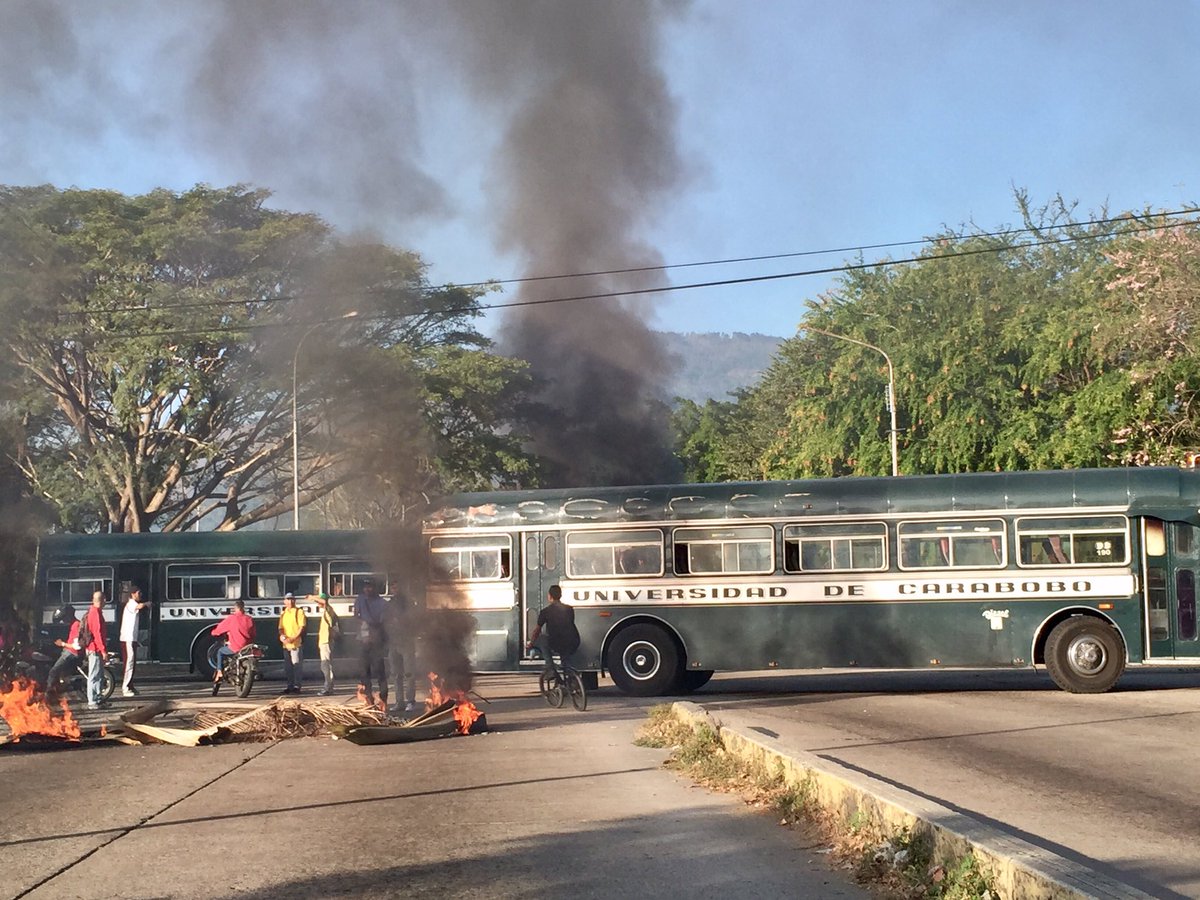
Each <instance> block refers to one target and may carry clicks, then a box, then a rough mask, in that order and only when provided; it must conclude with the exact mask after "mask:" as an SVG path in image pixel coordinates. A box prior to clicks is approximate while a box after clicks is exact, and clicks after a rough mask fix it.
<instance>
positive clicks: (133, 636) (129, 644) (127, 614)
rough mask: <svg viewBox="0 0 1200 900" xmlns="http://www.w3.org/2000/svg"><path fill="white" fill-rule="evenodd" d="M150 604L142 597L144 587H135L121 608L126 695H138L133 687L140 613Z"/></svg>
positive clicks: (124, 693)
mask: <svg viewBox="0 0 1200 900" xmlns="http://www.w3.org/2000/svg"><path fill="white" fill-rule="evenodd" d="M149 605H150V604H149V601H146V600H143V599H142V589H141V588H139V587H135V588H133V590H131V591H130V592H129V597H128V598H127V599H126V600H125V605H124V606H123V607H122V608H121V652H122V653H124V654H125V680H124V681H122V682H121V694H122V695H123V696H125V697H136V696H137V690H135V689H134V687H133V669H134V665H135V660H134V658H135V657H136V656H137V639H138V613H139V612H141V611H142V610H143V609H145V608H146V607H147V606H149Z"/></svg>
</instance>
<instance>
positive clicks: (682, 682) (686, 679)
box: [679, 669, 713, 693]
mask: <svg viewBox="0 0 1200 900" xmlns="http://www.w3.org/2000/svg"><path fill="white" fill-rule="evenodd" d="M712 677H713V670H712V669H684V670H683V671H682V672H680V673H679V687H680V688H681V689H682V690H684V691H687V692H688V693H691V692H692V691H698V690H700V688H702V687H704V686H705V685H706V684H708V680H709V679H710V678H712Z"/></svg>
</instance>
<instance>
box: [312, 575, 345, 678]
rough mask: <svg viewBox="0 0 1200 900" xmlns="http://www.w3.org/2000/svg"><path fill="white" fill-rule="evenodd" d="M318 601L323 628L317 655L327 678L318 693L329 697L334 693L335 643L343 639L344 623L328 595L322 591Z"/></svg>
mask: <svg viewBox="0 0 1200 900" xmlns="http://www.w3.org/2000/svg"><path fill="white" fill-rule="evenodd" d="M316 601H317V607H318V608H319V609H320V610H321V627H320V628H319V629H317V653H318V654H319V655H320V657H321V675H322V676H323V677H324V678H325V685H324V687H322V688H321V690H320V691H318V692H317V693H319V694H320V695H321V696H322V697H328V696H329V695H330V694H332V693H333V641H334V639H335V638H338V637H341V634H342V623H341V622H340V621H339V620H338V614H337V613H336V612H335V611H334V609H333V607H332V606H331V605H330V603H329V595H328V594H327V593H325V592H324V591H321V593H319V594H317V597H316Z"/></svg>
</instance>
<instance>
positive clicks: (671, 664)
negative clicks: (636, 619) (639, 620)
mask: <svg viewBox="0 0 1200 900" xmlns="http://www.w3.org/2000/svg"><path fill="white" fill-rule="evenodd" d="M608 672H609V675H611V676H612V680H613V683H614V684H616V686H617V688H618V689H619V690H620V691H621V692H622V693H624V694H629V695H631V696H634V697H655V696H658V695H659V694H665V693H668V692H670V691H671V690H672V689H673V688H674V687H675V684H676V679H678V677H679V650H678V648H677V647H676V646H675V641H674V640H673V639H672V638H671V636H670V635H669V634H667V632H666V631H664V630H663V629H662V628H659V627H658V626H657V625H647V624H639V625H630V626H629V627H628V628H626V629H624V630H623V631H621V632H619V633H618V634H617V636H616V637H614V638H613V642H612V645H611V646H610V647H609V648H608Z"/></svg>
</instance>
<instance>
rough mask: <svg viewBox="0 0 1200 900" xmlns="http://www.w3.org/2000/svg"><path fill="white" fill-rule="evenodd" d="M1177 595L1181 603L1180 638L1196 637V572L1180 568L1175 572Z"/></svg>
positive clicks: (1192, 638)
mask: <svg viewBox="0 0 1200 900" xmlns="http://www.w3.org/2000/svg"><path fill="white" fill-rule="evenodd" d="M1175 597H1176V600H1177V602H1178V603H1179V640H1181V641H1194V640H1195V639H1196V573H1195V572H1193V571H1192V570H1191V569H1180V570H1179V571H1178V572H1176V573H1175Z"/></svg>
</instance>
